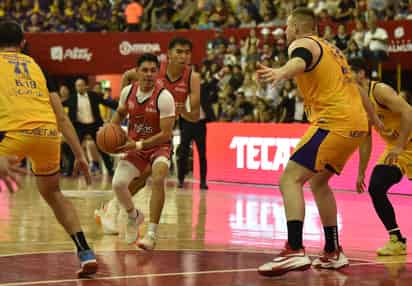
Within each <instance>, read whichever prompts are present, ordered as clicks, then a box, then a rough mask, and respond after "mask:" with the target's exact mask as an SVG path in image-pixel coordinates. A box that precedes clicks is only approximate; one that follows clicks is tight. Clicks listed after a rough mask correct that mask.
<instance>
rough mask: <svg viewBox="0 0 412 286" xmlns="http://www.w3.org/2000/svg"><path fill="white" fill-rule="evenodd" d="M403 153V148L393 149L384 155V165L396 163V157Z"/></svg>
mask: <svg viewBox="0 0 412 286" xmlns="http://www.w3.org/2000/svg"><path fill="white" fill-rule="evenodd" d="M402 152H403V148H400V147H393V148H392V149H390V150H389V152H388V154H387V155H386V158H385V161H384V164H386V165H393V164H395V163H396V162H397V161H398V156H399V155H400V154H401V153H402Z"/></svg>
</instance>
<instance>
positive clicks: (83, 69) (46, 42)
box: [26, 31, 214, 75]
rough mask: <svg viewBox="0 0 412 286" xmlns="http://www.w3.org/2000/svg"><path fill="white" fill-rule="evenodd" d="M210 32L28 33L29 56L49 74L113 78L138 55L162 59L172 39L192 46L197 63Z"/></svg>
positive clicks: (128, 66)
mask: <svg viewBox="0 0 412 286" xmlns="http://www.w3.org/2000/svg"><path fill="white" fill-rule="evenodd" d="M213 34H214V32H213V31H203V32H200V33H199V32H192V31H183V32H173V33H165V32H139V33H28V34H26V39H27V42H28V45H29V46H28V49H29V54H30V55H31V56H32V57H33V58H35V60H36V61H37V62H38V63H39V64H40V65H41V66H42V68H44V69H45V70H47V72H48V73H50V74H56V75H70V74H90V75H93V74H94V75H96V74H116V73H123V72H124V71H125V70H126V69H129V68H131V67H133V66H134V65H135V63H136V59H137V57H138V56H139V55H140V54H142V53H154V54H156V55H159V56H160V58H164V57H165V54H166V51H167V45H168V43H169V41H170V40H171V39H172V38H173V37H176V36H182V37H187V38H189V39H191V40H192V42H193V62H194V63H200V62H201V61H202V59H203V58H204V55H205V52H206V51H205V47H206V44H207V41H208V39H211V38H213Z"/></svg>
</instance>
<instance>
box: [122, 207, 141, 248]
mask: <svg viewBox="0 0 412 286" xmlns="http://www.w3.org/2000/svg"><path fill="white" fill-rule="evenodd" d="M136 211H137V217H136V218H127V224H126V231H125V240H126V242H127V243H133V242H135V241H136V240H137V238H138V236H139V226H140V225H141V224H142V223H143V222H144V215H143V213H142V212H141V211H139V210H138V209H136Z"/></svg>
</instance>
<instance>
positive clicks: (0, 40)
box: [0, 20, 24, 47]
mask: <svg viewBox="0 0 412 286" xmlns="http://www.w3.org/2000/svg"><path fill="white" fill-rule="evenodd" d="M23 39H24V35H23V30H22V29H21V27H20V25H19V24H18V23H17V22H15V21H11V20H6V21H1V22H0V47H18V46H20V44H21V42H22V41H23Z"/></svg>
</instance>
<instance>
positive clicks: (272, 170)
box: [193, 123, 411, 193]
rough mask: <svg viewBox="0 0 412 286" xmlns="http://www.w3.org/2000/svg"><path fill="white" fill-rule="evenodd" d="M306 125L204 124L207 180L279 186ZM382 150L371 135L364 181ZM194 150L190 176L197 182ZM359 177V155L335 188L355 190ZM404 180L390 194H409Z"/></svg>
mask: <svg viewBox="0 0 412 286" xmlns="http://www.w3.org/2000/svg"><path fill="white" fill-rule="evenodd" d="M307 128H308V125H306V124H262V123H209V124H208V125H207V142H206V144H207V147H206V150H207V163H208V168H207V178H208V180H212V181H224V182H237V183H252V184H267V185H278V184H279V179H280V176H281V174H282V171H283V170H284V168H285V167H286V164H287V162H288V160H289V157H290V155H291V154H292V152H293V149H294V147H295V146H296V145H297V143H298V142H299V139H300V137H301V136H302V135H303V134H304V133H305V131H306V129H307ZM384 148H385V144H384V142H383V141H382V140H381V139H380V137H379V136H378V135H377V134H373V151H372V155H371V160H370V164H369V168H368V170H367V173H366V178H367V179H366V180H365V182H366V183H368V182H369V176H370V173H371V171H372V168H373V166H374V164H375V162H376V161H377V159H378V158H379V156H380V154H381V153H382V151H383V150H384ZM198 161H199V159H198V155H197V151H195V152H194V156H193V162H194V166H193V167H194V171H193V175H194V177H195V178H196V179H199V168H198V166H199V165H198ZM357 174H358V152H355V154H354V155H353V156H352V158H351V159H350V160H349V161H348V163H347V164H346V166H345V168H344V170H343V172H342V174H341V175H340V176H334V178H333V179H332V180H331V185H332V187H333V188H334V189H342V190H354V189H355V186H356V179H357ZM410 183H411V182H408V180H407V179H405V178H404V179H403V181H402V182H401V183H400V184H398V185H397V186H395V187H393V188H392V190H391V191H392V192H396V193H408V190H410V188H408V186H409V187H410Z"/></svg>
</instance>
